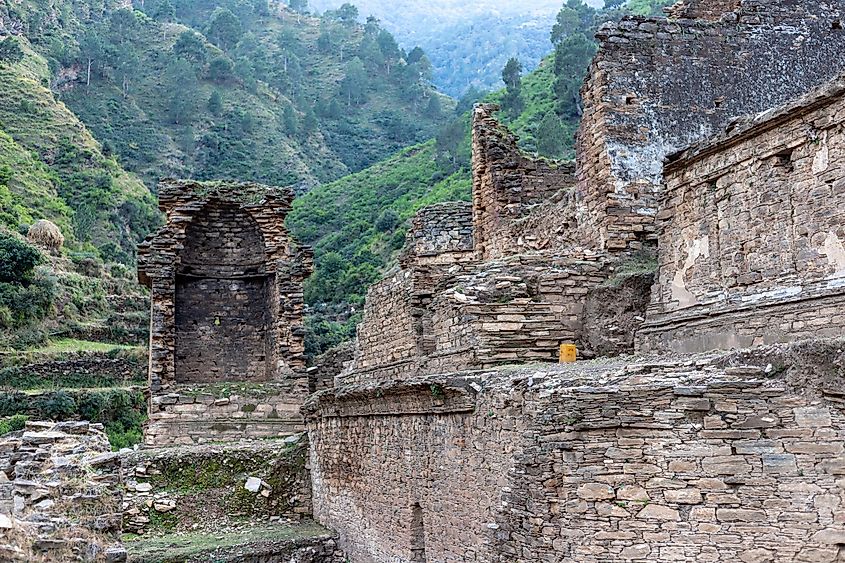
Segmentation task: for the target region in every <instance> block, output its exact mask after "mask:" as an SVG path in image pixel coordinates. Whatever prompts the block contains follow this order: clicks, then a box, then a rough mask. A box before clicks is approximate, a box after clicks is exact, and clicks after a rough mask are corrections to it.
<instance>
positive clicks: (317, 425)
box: [306, 341, 845, 563]
mask: <svg viewBox="0 0 845 563" xmlns="http://www.w3.org/2000/svg"><path fill="white" fill-rule="evenodd" d="M842 347H843V342H842V341H835V342H827V343H818V344H816V345H811V346H803V347H802V346H797V345H792V346H781V347H772V348H768V349H763V350H757V351H756V352H754V353H753V354H746V353H736V354H727V355H709V356H693V357H679V358H677V359H675V360H660V359H654V360H651V359H649V360H645V361H643V360H640V361H639V362H592V363H581V364H578V365H575V366H569V367H564V366H561V367H549V368H545V369H538V368H524V369H522V370H519V369H510V370H506V371H500V372H495V371H494V372H484V373H476V374H474V375H463V376H461V375H456V376H437V377H427V378H421V379H413V380H409V381H406V382H404V383H384V384H380V385H379V384H365V385H357V386H355V385H352V386H346V387H343V388H335V390H334V391H330V392H326V393H322V394H318V395H317V396H315V397H314V398H312V399H311V401H310V402H309V403H308V404H307V405H306V411H307V413H308V428H309V435H310V439H311V442H312V452H311V468H312V479H313V481H314V511H315V516H316V517H317V518H318V519H319V521H321V522H322V523H323V524H324V525H326V526H328V527H330V528H333V529H335V530H337V531H338V533H339V534H340V542H341V545H342V546H343V547H344V548H345V549H346V550H347V552H348V553H349V555H350V558H351V560H352V561H444V562H449V561H487V562H529V561H532V562H533V561H560V562H570V561H571V562H576V561H577V562H579V563H593V562H595V563H598V562H607V561H659V562H667V563H668V562H679V561H689V562H693V561H695V562H698V561H725V562H728V561H730V562H736V561H742V562H756V561H768V562H787V561H808V562H810V561H813V562H822V561H824V562H831V563H833V562H836V561H841V560H842V557H843V556H845V553H843V552H845V511H843V510H845V479H843V476H845V449H843V448H845V393H844V392H843V389H842V386H841V378H842V365H843V361H844V360H845V357H843V355H842V349H843V348H842ZM810 358H812V359H810ZM814 361H817V362H818V363H815V364H814V363H813V362H814ZM417 518H421V528H420V529H421V530H422V532H421V533H414V530H415V524H414V522H415V519H417ZM417 527H419V526H417ZM421 552H422V553H424V558H420V553H421Z"/></svg>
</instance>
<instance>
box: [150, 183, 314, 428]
mask: <svg viewBox="0 0 845 563" xmlns="http://www.w3.org/2000/svg"><path fill="white" fill-rule="evenodd" d="M292 199H293V193H292V192H291V191H290V190H282V189H277V188H270V187H267V186H261V185H258V184H234V183H221V182H206V183H198V182H190V181H177V180H167V181H164V182H162V184H161V186H160V188H159V202H160V207H161V209H162V211H164V212H165V213H166V215H167V221H166V224H165V226H164V227H163V228H162V229H161V230H160V231H159V232H158V233H156V234H155V235H153V236H152V237H150V238H149V239H148V240H147V241H145V242H144V243H143V244H142V245H140V246H139V252H138V261H139V267H138V271H139V278H140V279H141V281H142V282H144V283H146V284H147V285H148V286H149V287H150V288H151V300H152V315H151V317H152V328H151V337H150V376H149V382H150V389H151V392H152V397H153V400H152V401H151V408H150V422H149V424H148V429H147V433H146V438H145V440H146V442H147V443H148V444H150V445H152V444H155V445H165V444H167V443H168V442H169V441H172V440H174V439H176V440H180V441H181V438H188V437H190V439H191V440H193V441H206V440H211V439H214V438H215V437H218V438H219V437H221V436H224V435H225V436H227V437H229V436H231V431H234V430H235V429H237V428H238V427H239V426H238V425H240V427H242V428H243V429H244V430H249V429H250V428H251V427H250V426H249V425H248V424H246V422H256V423H257V424H258V425H259V429H257V430H256V432H255V433H256V434H259V435H262V436H263V435H264V433H265V432H266V430H267V429H268V428H276V429H277V430H279V431H290V430H292V429H294V428H295V427H296V426H297V424H296V423H295V422H294V421H292V420H291V415H290V413H295V412H296V408H297V406H298V405H300V404H301V403H302V401H303V399H304V397H305V396H306V395H307V393H308V377H307V374H306V373H305V355H304V340H303V339H304V334H305V331H304V328H303V307H304V302H303V294H302V283H303V281H304V279H305V278H306V277H307V276H308V275H309V274H310V272H311V263H312V258H311V252H310V250H309V249H307V248H298V247H297V246H296V245H295V244H294V241H292V240H291V237H290V236H289V234H288V232H287V229H286V228H285V225H284V220H285V217H286V215H287V213H288V211H289V210H290V204H291V201H292ZM232 382H248V383H250V384H261V383H264V382H270V383H273V384H274V385H269V386H267V387H264V388H263V389H264V390H265V391H266V390H275V391H278V392H280V393H283V394H282V395H279V396H277V397H275V398H267V399H266V400H265V401H264V402H262V403H261V405H263V407H264V408H263V409H259V410H255V411H252V412H250V413H242V414H241V415H240V417H244V418H247V419H252V418H255V417H256V415H255V414H254V413H255V412H259V413H261V414H262V415H265V414H267V413H273V412H276V413H279V412H281V413H284V414H282V415H280V416H277V417H276V418H277V419H279V420H274V421H271V422H272V423H271V424H267V422H266V420H265V419H266V418H268V417H267V416H260V417H259V418H261V419H262V420H260V421H237V420H235V419H236V418H239V417H238V416H234V414H235V413H229V410H227V409H231V407H230V405H231V403H224V401H223V400H224V399H228V397H220V396H219V393H220V390H219V389H216V388H214V385H215V384H217V383H232ZM201 384H205V385H208V386H210V387H209V389H207V390H205V391H202V390H199V391H198V390H197V389H196V386H197V385H201ZM184 385H190V386H192V387H193V393H194V395H193V396H194V397H196V396H199V395H203V396H211V397H212V400H211V402H210V403H207V402H205V403H203V402H199V401H195V400H189V399H190V398H191V397H190V395H188V394H185V393H183V392H182V390H181V389H180V386H184ZM173 396H175V397H179V398H178V399H177V400H175V401H174V400H173V399H172V397H173ZM157 399H158V400H157ZM218 403H224V404H218ZM218 407H225V408H223V409H220V408H218ZM265 408H266V413H265V412H264V410H265ZM227 413H229V414H227ZM219 415H222V416H223V419H221V420H217V419H215V417H216V416H219ZM294 416H295V415H294ZM280 420H281V421H282V423H281V424H279V421H280ZM224 426H225V428H226V432H225V433H222V434H221V433H220V431H219V429H220V428H222V427H224ZM203 427H204V428H205V435H203V433H202V431H201V429H202V428H203ZM215 428H217V429H215ZM183 431H184V432H185V433H184V434H180V432H183ZM282 435H284V434H282ZM235 437H236V436H235Z"/></svg>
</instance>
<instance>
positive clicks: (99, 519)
mask: <svg viewBox="0 0 845 563" xmlns="http://www.w3.org/2000/svg"><path fill="white" fill-rule="evenodd" d="M121 486H122V473H121V465H120V459H119V456H118V454H116V453H112V452H111V451H110V447H109V442H108V438H107V437H106V435H105V433H104V432H103V427H102V425H101V424H89V423H87V422H59V423H50V422H38V423H36V422H28V423H27V425H26V428H25V429H24V430H22V431H19V432H13V433H11V434H7V435H6V436H3V437H2V438H0V560H1V561H14V562H17V561H19V562H21V563H23V562H31V561H106V562H107V563H118V562H120V561H125V560H126V551H125V550H124V549H123V548H122V547H121V546H120V534H121V498H122V492H121Z"/></svg>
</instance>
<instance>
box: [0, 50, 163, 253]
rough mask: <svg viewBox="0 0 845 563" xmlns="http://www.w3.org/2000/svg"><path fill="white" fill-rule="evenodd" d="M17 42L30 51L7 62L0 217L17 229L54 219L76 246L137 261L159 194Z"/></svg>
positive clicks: (0, 132) (0, 121)
mask: <svg viewBox="0 0 845 563" xmlns="http://www.w3.org/2000/svg"><path fill="white" fill-rule="evenodd" d="M18 42H19V44H20V45H21V47H22V52H23V57H22V58H21V59H20V60H18V61H17V62H15V63H9V62H6V63H0V83H2V84H3V96H2V97H0V206H2V208H1V209H0V219H2V222H3V223H4V224H5V226H6V227H7V228H9V229H11V230H15V231H16V230H19V229H21V230H23V229H25V228H26V227H27V226H28V225H29V224H30V223H31V222H32V221H34V220H36V219H39V218H46V219H50V220H51V221H53V222H55V223H56V224H57V225H59V226H60V228H62V230H63V234H64V235H65V237H66V239H67V242H68V245H69V246H71V247H72V248H73V247H76V248H82V247H86V248H89V249H90V250H94V251H96V252H97V253H98V254H99V255H100V256H102V258H105V259H108V260H119V261H123V262H125V263H131V261H132V256H134V251H135V245H136V244H137V242H138V241H139V240H141V239H142V238H143V237H144V236H145V235H146V233H148V232H149V231H150V230H151V229H152V228H153V227H154V226H155V225H156V224H157V221H158V214H157V211H156V209H155V204H154V202H153V199H152V196H151V195H150V193H149V191H148V190H147V189H146V188H145V187H144V185H143V184H142V183H141V182H140V181H139V180H137V179H136V178H134V177H133V176H131V175H129V174H127V173H126V172H124V171H123V170H122V169H121V168H120V166H119V165H118V164H117V162H116V161H115V160H114V159H113V158H109V157H107V156H105V155H104V153H103V151H102V149H101V147H100V145H99V144H98V143H97V142H96V141H95V140H94V138H93V137H92V136H91V134H90V133H89V132H88V130H87V129H86V128H85V126H83V125H82V123H80V121H79V120H78V119H77V117H76V116H75V115H74V114H72V113H71V112H70V110H69V109H68V108H67V107H66V106H65V105H64V104H62V103H61V102H59V101H57V100H56V98H55V96H54V94H53V92H52V91H51V90H50V83H51V79H52V74H51V72H50V70H49V67H48V64H47V61H46V59H45V58H44V57H42V56H41V55H39V54H38V53H37V52H36V51H34V50H33V49H32V48H30V46H29V43H28V42H27V40H26V39H25V38H19V39H18Z"/></svg>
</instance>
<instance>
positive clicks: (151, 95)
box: [0, 0, 452, 190]
mask: <svg viewBox="0 0 845 563" xmlns="http://www.w3.org/2000/svg"><path fill="white" fill-rule="evenodd" d="M1 10H2V9H0V22H2V25H3V27H5V29H6V30H7V31H16V32H17V33H24V34H25V35H26V36H27V37H29V38H30V40H31V41H32V43H33V45H34V47H35V49H36V50H38V51H40V52H42V53H43V54H44V55H45V56H46V57H47V58H48V59H49V60H50V62H51V67H52V68H53V70H54V73H53V77H52V86H53V89H54V90H55V91H57V92H59V93H60V96H61V98H62V99H63V100H64V101H65V102H66V103H67V105H68V106H69V107H70V108H71V109H72V110H73V111H74V112H75V113H76V114H77V115H78V116H79V117H80V118H81V119H82V120H83V121H84V122H85V123H86V124H87V125H88V126H89V127H91V129H92V130H93V132H94V134H95V135H96V136H97V138H98V139H99V140H100V141H102V142H103V143H104V145H105V147H106V148H107V149H108V150H112V151H114V152H115V153H116V154H117V155H119V158H120V161H121V162H122V163H123V164H124V166H125V167H126V168H127V169H129V170H132V171H135V172H137V173H139V174H140V175H141V176H142V178H143V179H144V180H145V181H146V183H147V184H148V186H151V187H153V186H154V185H155V183H156V181H157V180H158V178H160V177H163V176H186V177H195V178H201V179H204V178H237V179H241V180H258V181H263V182H267V183H271V184H281V185H291V184H294V185H299V186H301V188H302V189H303V190H304V189H307V188H308V187H310V186H313V185H315V184H317V183H319V182H324V181H328V180H332V179H335V178H339V177H341V176H343V175H345V174H347V173H349V172H350V171H357V170H360V169H362V168H363V167H365V166H367V165H369V164H372V163H374V162H377V161H378V160H381V159H382V158H385V157H386V156H388V155H389V154H391V153H393V152H395V151H396V150H398V149H399V148H401V147H404V146H408V145H410V144H413V143H416V142H420V141H422V140H424V139H426V138H429V137H431V136H432V135H433V133H434V131H435V130H436V128H437V126H438V125H439V124H440V123H442V122H443V120H444V118H445V116H446V115H447V114H448V113H449V111H450V110H451V107H452V102H451V101H450V100H449V99H448V98H446V97H445V96H442V95H439V94H437V93H436V92H435V91H434V90H433V88H432V87H431V86H430V85H429V82H428V78H429V73H430V69H429V65H428V62H427V59H426V58H425V57H424V55H423V54H422V53H414V54H413V56H411V54H408V53H404V52H403V51H402V50H401V49H399V47H398V45H397V44H396V42H395V40H394V39H393V37H392V36H391V35H390V34H389V33H387V32H385V31H384V30H382V29H381V28H379V27H378V26H374V25H370V26H367V27H364V26H362V25H360V24H358V23H357V22H355V20H354V18H349V17H348V16H347V15H345V14H343V13H334V14H328V15H325V16H324V17H321V18H316V17H312V16H308V15H304V14H300V13H297V12H294V11H292V10H290V9H289V8H288V7H286V6H282V5H280V4H278V3H276V2H271V3H267V2H250V3H243V2H239V1H235V0H222V1H219V2H205V1H203V0H178V1H175V2H171V1H170V0H138V1H137V2H136V4H135V5H134V6H131V7H130V6H129V5H128V4H127V3H126V2H119V3H115V2H105V3H103V2H95V1H93V0H92V1H88V2H81V1H76V2H70V1H68V2H67V3H62V2H59V3H55V2H47V0H33V1H32V2H27V3H24V4H22V5H20V6H16V7H15V8H11V9H8V11H7V12H6V13H5V14H2V11H1ZM0 32H2V27H0Z"/></svg>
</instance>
